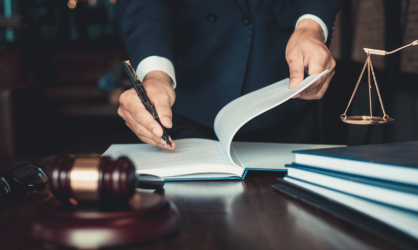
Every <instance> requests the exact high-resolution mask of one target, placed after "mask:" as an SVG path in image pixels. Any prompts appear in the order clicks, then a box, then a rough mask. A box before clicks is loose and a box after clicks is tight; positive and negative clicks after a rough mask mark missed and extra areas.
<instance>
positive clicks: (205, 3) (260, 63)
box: [117, 0, 341, 131]
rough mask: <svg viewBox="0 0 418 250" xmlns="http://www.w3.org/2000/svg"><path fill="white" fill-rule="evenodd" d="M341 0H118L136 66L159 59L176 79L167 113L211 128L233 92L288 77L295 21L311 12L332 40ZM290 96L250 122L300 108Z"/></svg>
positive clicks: (262, 122)
mask: <svg viewBox="0 0 418 250" xmlns="http://www.w3.org/2000/svg"><path fill="white" fill-rule="evenodd" d="M340 1H341V0H118V1H117V4H118V7H119V10H120V16H121V20H122V31H123V36H124V38H125V40H126V46H127V49H128V53H129V55H130V58H131V62H132V65H133V66H134V67H135V68H136V67H137V66H138V64H139V62H141V60H143V59H145V58H146V57H148V56H153V55H156V56H161V57H165V58H167V59H169V60H171V62H172V63H173V64H174V67H175V73H176V78H177V88H176V95H177V98H176V103H175V104H174V106H173V111H174V112H176V113H178V114H180V115H182V116H184V117H187V118H189V119H192V120H194V121H197V122H199V123H201V124H204V125H206V126H208V127H213V122H214V119H215V116H216V114H217V113H218V112H219V110H221V108H222V107H223V106H225V105H226V104H227V103H229V102H230V101H232V100H234V99H236V98H238V97H239V96H241V95H243V94H246V93H249V92H251V91H254V90H257V89H259V88H262V87H265V86H267V85H269V84H272V83H274V82H277V81H279V80H282V79H283V78H286V77H289V68H288V65H287V63H286V59H285V49H286V44H287V41H288V40H289V37H290V36H291V34H292V32H293V30H294V26H295V24H296V21H297V19H298V18H299V17H300V16H302V15H304V14H313V15H316V16H318V17H319V18H321V19H322V20H323V21H324V23H325V24H326V26H327V28H328V31H329V35H328V41H330V40H331V32H332V30H333V23H334V19H335V15H336V13H337V12H338V10H339V8H340V5H341V3H340ZM308 103H310V102H309V101H304V100H299V99H296V100H290V101H288V102H286V103H284V104H282V105H281V106H279V107H278V108H275V109H273V110H271V111H269V112H267V113H265V114H264V115H262V116H261V117H259V118H256V120H254V121H252V122H251V123H250V124H248V125H247V126H246V127H245V128H244V131H250V130H255V129H262V128H265V127H270V126H273V125H274V124H277V123H278V122H279V121H280V120H282V119H284V118H285V117H287V116H289V115H290V114H292V113H294V112H296V111H298V110H300V109H301V108H303V107H304V106H306V105H307V104H308Z"/></svg>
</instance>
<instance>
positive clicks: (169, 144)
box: [167, 140, 173, 148]
mask: <svg viewBox="0 0 418 250" xmlns="http://www.w3.org/2000/svg"><path fill="white" fill-rule="evenodd" d="M167 145H168V146H170V148H173V146H172V145H171V141H170V140H167Z"/></svg>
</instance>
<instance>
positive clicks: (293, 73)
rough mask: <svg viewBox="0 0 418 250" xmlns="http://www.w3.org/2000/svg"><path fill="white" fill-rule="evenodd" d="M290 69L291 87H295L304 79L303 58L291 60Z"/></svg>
mask: <svg viewBox="0 0 418 250" xmlns="http://www.w3.org/2000/svg"><path fill="white" fill-rule="evenodd" d="M289 71H290V82H289V88H291V89H293V88H294V87H296V86H298V85H299V83H301V82H302V81H303V77H304V67H303V60H302V58H301V59H297V60H290V61H289Z"/></svg>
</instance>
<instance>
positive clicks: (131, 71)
mask: <svg viewBox="0 0 418 250" xmlns="http://www.w3.org/2000/svg"><path fill="white" fill-rule="evenodd" d="M122 65H123V67H124V68H125V70H126V73H128V76H129V79H130V80H131V84H132V86H133V87H134V89H135V90H136V93H138V96H139V99H141V101H142V103H143V104H144V106H145V108H146V109H147V110H148V112H150V113H151V115H152V117H154V120H156V121H157V122H158V124H160V126H161V128H162V130H163V136H162V138H163V140H164V141H165V142H166V143H167V145H168V146H170V148H172V146H171V142H170V137H169V136H168V134H167V132H166V131H165V129H164V126H163V125H162V124H161V121H160V118H159V117H158V114H157V112H156V111H155V108H154V105H152V103H151V101H150V99H149V98H148V96H147V92H146V91H145V89H144V87H143V86H142V83H141V81H140V80H139V78H138V76H137V75H136V73H135V70H134V69H133V68H132V65H131V63H130V62H129V60H125V61H122Z"/></svg>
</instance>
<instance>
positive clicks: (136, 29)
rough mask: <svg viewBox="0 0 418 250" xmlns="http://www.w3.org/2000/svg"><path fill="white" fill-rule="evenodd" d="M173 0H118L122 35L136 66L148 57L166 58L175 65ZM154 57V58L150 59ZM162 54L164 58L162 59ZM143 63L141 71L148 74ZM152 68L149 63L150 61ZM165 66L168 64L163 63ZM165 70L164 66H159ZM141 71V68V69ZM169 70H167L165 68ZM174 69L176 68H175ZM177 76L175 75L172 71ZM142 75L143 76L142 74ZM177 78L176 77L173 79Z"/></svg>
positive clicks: (154, 59) (153, 59) (166, 62)
mask: <svg viewBox="0 0 418 250" xmlns="http://www.w3.org/2000/svg"><path fill="white" fill-rule="evenodd" d="M171 2H172V1H170V0H118V1H117V6H118V10H119V15H120V18H121V25H122V35H123V38H124V39H125V42H126V48H127V50H128V54H129V57H130V59H131V64H132V66H133V67H134V68H135V69H137V68H138V65H139V64H140V63H141V62H142V61H144V59H147V58H148V60H145V62H147V61H152V62H155V61H156V59H157V61H158V58H160V60H159V61H164V59H166V61H165V64H166V65H169V64H171V66H170V65H169V66H168V68H170V67H172V68H173V66H172V63H171V62H172V61H173V60H172V58H173V29H172V23H173V22H172V8H171V7H172V6H171ZM150 58H151V59H152V60H150ZM161 58H162V60H161ZM142 65H144V63H142V64H141V67H140V68H141V69H140V70H139V71H141V72H142V73H141V74H144V73H143V72H144V70H143V68H144V67H142ZM146 65H147V68H148V69H151V68H152V67H150V66H149V65H150V64H149V63H147V64H146ZM160 65H162V66H160V67H159V68H161V67H164V64H160ZM156 70H161V69H158V68H157V69H156ZM137 71H138V70H137ZM163 71H165V70H163ZM172 71H173V72H174V68H173V69H172ZM170 76H171V77H172V79H173V77H174V76H172V75H170ZM141 78H142V77H141ZM173 81H174V82H175V77H174V79H173Z"/></svg>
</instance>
